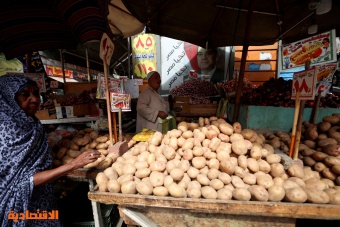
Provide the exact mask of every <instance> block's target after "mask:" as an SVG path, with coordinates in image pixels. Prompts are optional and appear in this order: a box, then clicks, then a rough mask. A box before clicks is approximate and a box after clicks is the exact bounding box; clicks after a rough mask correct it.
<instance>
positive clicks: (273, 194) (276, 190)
mask: <svg viewBox="0 0 340 227" xmlns="http://www.w3.org/2000/svg"><path fill="white" fill-rule="evenodd" d="M284 197H285V189H284V188H283V187H282V186H279V185H273V186H271V187H269V188H268V200H269V201H271V202H280V201H281V200H282V199H283V198H284Z"/></svg>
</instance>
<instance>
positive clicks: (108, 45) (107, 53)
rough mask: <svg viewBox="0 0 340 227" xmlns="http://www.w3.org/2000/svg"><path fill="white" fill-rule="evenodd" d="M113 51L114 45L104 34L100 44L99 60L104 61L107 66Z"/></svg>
mask: <svg viewBox="0 0 340 227" xmlns="http://www.w3.org/2000/svg"><path fill="white" fill-rule="evenodd" d="M113 51H114V44H113V42H112V40H111V39H110V38H109V36H108V35H107V34H106V33H104V34H103V36H102V39H101V42H100V53H99V55H100V58H101V59H102V60H103V61H104V59H106V64H109V63H110V61H111V57H112V54H113Z"/></svg>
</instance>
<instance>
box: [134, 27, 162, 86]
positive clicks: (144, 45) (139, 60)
mask: <svg viewBox="0 0 340 227" xmlns="http://www.w3.org/2000/svg"><path fill="white" fill-rule="evenodd" d="M131 46H132V65H133V74H134V75H135V76H137V77H139V78H143V79H146V76H147V75H148V73H149V72H151V71H154V70H157V61H156V56H157V54H156V35H154V34H145V33H141V34H139V35H136V36H133V37H132V45H131Z"/></svg>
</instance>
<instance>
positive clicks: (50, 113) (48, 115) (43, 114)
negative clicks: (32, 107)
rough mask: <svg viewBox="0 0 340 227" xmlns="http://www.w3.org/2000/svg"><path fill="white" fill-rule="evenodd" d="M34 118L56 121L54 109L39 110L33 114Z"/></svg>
mask: <svg viewBox="0 0 340 227" xmlns="http://www.w3.org/2000/svg"><path fill="white" fill-rule="evenodd" d="M35 116H36V117H37V118H38V119H39V120H51V119H56V118H57V115H56V109H50V110H39V111H38V112H36V113H35Z"/></svg>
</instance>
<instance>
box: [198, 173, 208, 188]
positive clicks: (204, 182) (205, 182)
mask: <svg viewBox="0 0 340 227" xmlns="http://www.w3.org/2000/svg"><path fill="white" fill-rule="evenodd" d="M196 180H197V181H198V182H199V183H200V184H201V185H205V186H207V185H209V184H210V180H209V178H208V177H207V175H205V174H202V173H200V174H198V175H197V177H196Z"/></svg>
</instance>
